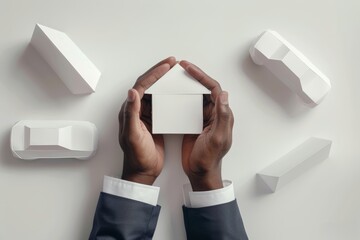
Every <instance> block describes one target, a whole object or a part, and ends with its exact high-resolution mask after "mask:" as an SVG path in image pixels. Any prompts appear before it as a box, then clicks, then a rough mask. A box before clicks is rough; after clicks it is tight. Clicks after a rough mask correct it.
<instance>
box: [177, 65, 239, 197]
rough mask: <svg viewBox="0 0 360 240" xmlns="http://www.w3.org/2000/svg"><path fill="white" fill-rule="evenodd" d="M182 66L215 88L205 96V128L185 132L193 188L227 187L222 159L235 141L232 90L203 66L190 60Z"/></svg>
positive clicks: (186, 166)
mask: <svg viewBox="0 0 360 240" xmlns="http://www.w3.org/2000/svg"><path fill="white" fill-rule="evenodd" d="M180 65H181V66H182V67H183V68H184V69H185V70H186V71H187V72H188V73H189V74H190V75H191V76H192V77H194V78H195V79H197V80H198V81H199V82H200V83H201V84H203V85H204V86H205V87H206V88H208V89H209V90H210V91H211V95H210V96H205V98H204V130H203V132H202V133H201V134H200V135H194V134H192V135H184V138H183V144H182V165H183V169H184V172H185V173H186V175H187V176H188V178H189V180H190V183H191V186H192V189H193V191H209V190H214V189H219V188H222V187H223V183H222V177H221V161H222V158H223V157H224V156H225V154H226V153H227V152H228V151H229V149H230V147H231V143H232V129H233V125H234V116H233V113H232V111H231V109H230V107H229V103H228V93H227V92H225V91H222V89H221V87H220V84H219V83H218V82H217V81H215V80H214V79H212V78H211V77H209V76H208V75H207V74H206V73H204V72H203V71H202V70H201V69H200V68H198V67H197V66H195V65H194V64H192V63H189V62H187V61H181V62H180Z"/></svg>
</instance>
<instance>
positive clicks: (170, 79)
mask: <svg viewBox="0 0 360 240" xmlns="http://www.w3.org/2000/svg"><path fill="white" fill-rule="evenodd" d="M145 93H147V94H158V95H161V94H163V95H180V94H181V95H182V94H184V95H185V94H210V91H209V90H208V89H207V88H206V87H204V86H203V85H202V84H201V83H199V82H198V81H197V80H196V79H194V78H193V77H192V76H190V75H189V74H188V73H187V72H186V71H185V70H184V69H183V68H182V67H181V66H180V65H179V64H176V65H175V66H174V67H172V68H171V69H170V70H169V71H168V72H167V73H166V74H165V75H164V76H163V77H162V78H160V79H159V80H158V81H157V82H156V83H154V85H152V86H151V87H150V88H149V89H147V90H146V91H145Z"/></svg>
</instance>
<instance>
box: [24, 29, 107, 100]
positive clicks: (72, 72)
mask: <svg viewBox="0 0 360 240" xmlns="http://www.w3.org/2000/svg"><path fill="white" fill-rule="evenodd" d="M30 44H31V45H32V46H33V47H34V48H35V49H36V51H37V52H38V53H39V54H40V55H41V56H42V57H43V59H44V60H45V61H46V62H47V63H48V64H49V65H50V67H51V68H52V69H53V70H54V72H55V73H56V74H57V75H58V76H59V78H60V79H61V80H62V81H63V82H64V83H65V85H66V86H67V87H68V88H69V90H70V91H71V92H72V93H73V94H89V93H93V92H95V89H96V86H97V84H98V81H99V79H100V75H101V73H100V71H99V70H98V69H97V68H96V66H95V65H94V64H93V63H92V62H91V61H90V60H89V59H88V58H87V57H86V56H85V54H84V53H83V52H82V51H81V50H80V49H79V48H78V47H77V46H76V45H75V43H74V42H73V41H71V39H70V38H69V37H68V36H67V35H66V34H65V33H63V32H60V31H57V30H54V29H52V28H49V27H45V26H42V25H40V24H37V25H36V26H35V30H34V33H33V36H32V39H31V42H30Z"/></svg>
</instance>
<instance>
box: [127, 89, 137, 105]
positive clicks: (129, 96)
mask: <svg viewBox="0 0 360 240" xmlns="http://www.w3.org/2000/svg"><path fill="white" fill-rule="evenodd" d="M127 101H128V102H133V101H135V94H134V92H133V91H132V89H130V90H129V91H128V97H127Z"/></svg>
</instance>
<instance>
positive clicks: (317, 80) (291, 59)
mask: <svg viewBox="0 0 360 240" xmlns="http://www.w3.org/2000/svg"><path fill="white" fill-rule="evenodd" d="M250 56H251V58H252V59H253V61H254V62H255V63H256V64H258V65H264V66H265V67H266V68H267V69H269V70H270V71H271V72H272V73H273V74H274V75H275V76H276V77H278V78H279V79H280V80H281V81H282V82H283V83H284V84H285V85H286V86H287V87H288V88H290V89H291V90H292V91H294V92H295V93H296V94H297V95H298V96H299V97H300V98H301V99H302V100H303V101H304V102H305V103H306V104H307V105H309V106H311V107H313V106H316V105H317V104H319V103H320V102H321V100H322V99H323V98H324V97H325V95H326V94H327V93H328V92H329V90H330V89H331V83H330V80H329V79H328V78H327V77H326V76H325V75H324V74H323V73H322V72H321V71H320V70H319V69H318V68H316V67H315V66H314V65H313V64H312V63H311V62H310V61H309V60H308V59H307V58H306V57H305V56H304V55H303V54H302V53H301V52H299V51H298V50H297V49H296V48H295V47H293V46H292V45H291V44H290V43H289V42H287V41H286V40H285V39H284V38H282V37H281V36H280V35H279V34H278V33H277V32H274V31H271V30H267V31H265V32H264V33H262V34H261V35H260V37H259V38H258V40H257V41H256V42H255V44H253V45H252V46H251V48H250Z"/></svg>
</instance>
